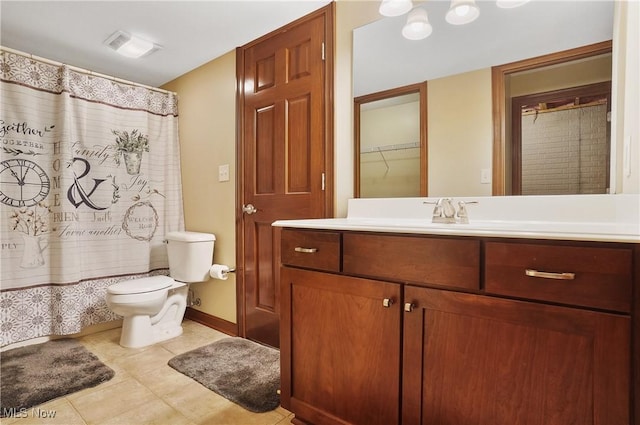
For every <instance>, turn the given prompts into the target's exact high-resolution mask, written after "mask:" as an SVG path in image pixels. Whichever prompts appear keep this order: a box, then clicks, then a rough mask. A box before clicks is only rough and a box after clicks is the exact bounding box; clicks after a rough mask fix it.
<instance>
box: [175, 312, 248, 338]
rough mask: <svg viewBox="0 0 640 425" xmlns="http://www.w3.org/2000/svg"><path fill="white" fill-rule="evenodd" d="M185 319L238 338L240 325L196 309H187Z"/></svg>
mask: <svg viewBox="0 0 640 425" xmlns="http://www.w3.org/2000/svg"><path fill="white" fill-rule="evenodd" d="M184 317H185V319H189V320H193V321H194V322H198V323H200V324H203V325H205V326H208V327H210V328H212V329H215V330H217V331H220V332H223V333H226V334H227V335H231V336H238V325H237V324H235V323H232V322H229V321H228V320H224V319H221V318H219V317H216V316H212V315H210V314H207V313H204V312H202V311H200V310H196V309H195V308H191V307H187V311H186V312H185V314H184Z"/></svg>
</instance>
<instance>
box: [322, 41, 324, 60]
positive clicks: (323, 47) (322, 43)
mask: <svg viewBox="0 0 640 425" xmlns="http://www.w3.org/2000/svg"><path fill="white" fill-rule="evenodd" d="M322 60H324V41H323V42H322Z"/></svg>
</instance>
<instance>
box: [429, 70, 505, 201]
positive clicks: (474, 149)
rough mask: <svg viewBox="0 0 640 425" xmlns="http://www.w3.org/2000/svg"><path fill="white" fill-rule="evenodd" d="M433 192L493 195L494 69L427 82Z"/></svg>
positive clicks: (430, 177) (431, 194)
mask: <svg viewBox="0 0 640 425" xmlns="http://www.w3.org/2000/svg"><path fill="white" fill-rule="evenodd" d="M427 105H428V106H427V111H428V112H427V116H428V126H427V128H428V133H429V137H428V143H429V144H428V152H429V154H428V159H429V192H428V193H429V196H491V184H489V183H480V175H481V170H482V169H488V170H491V150H492V143H493V129H492V124H491V70H490V69H481V70H479V71H472V72H466V73H463V74H458V75H454V76H451V77H446V78H439V79H436V80H431V81H429V82H428V83H427Z"/></svg>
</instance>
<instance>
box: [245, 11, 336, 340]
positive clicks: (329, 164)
mask: <svg viewBox="0 0 640 425" xmlns="http://www.w3.org/2000/svg"><path fill="white" fill-rule="evenodd" d="M319 16H324V25H325V28H324V32H325V41H324V67H323V72H324V80H325V83H324V105H325V106H324V170H325V171H324V213H325V217H333V214H334V210H333V209H334V166H333V150H334V146H333V145H334V143H333V141H334V118H333V110H334V108H333V87H334V75H333V71H334V45H335V2H331V3H329V4H328V5H327V6H324V7H322V8H320V9H318V10H316V11H314V12H311V13H310V14H308V15H305V16H303V17H301V18H299V19H296V20H295V21H293V22H290V23H288V24H287V25H285V26H283V27H281V28H278V29H277V30H274V31H272V32H270V33H268V34H266V35H264V36H262V37H260V38H258V39H256V40H253V41H251V42H250V43H247V44H245V45H244V46H241V47H237V48H236V205H235V207H236V208H235V210H236V214H235V215H236V321H237V329H238V335H239V336H242V337H245V336H246V321H245V318H246V310H245V293H246V287H245V279H244V272H245V263H244V259H245V255H244V253H245V250H246V247H245V246H244V227H243V212H242V206H243V205H244V171H245V154H244V132H243V128H244V113H243V111H244V104H245V103H244V86H243V82H244V77H245V73H244V65H245V64H244V52H245V50H246V49H248V48H250V47H252V46H254V45H256V44H258V43H261V42H263V41H266V40H268V39H269V38H271V37H273V36H276V35H279V34H282V33H285V32H287V31H288V30H289V29H291V28H292V27H295V26H297V25H299V24H301V23H304V22H305V21H309V20H312V19H315V18H317V17H319ZM274 249H279V247H274ZM274 254H275V255H274V261H279V259H280V255H279V254H280V253H279V252H276V253H274ZM276 277H277V276H276ZM276 297H278V298H279V293H276Z"/></svg>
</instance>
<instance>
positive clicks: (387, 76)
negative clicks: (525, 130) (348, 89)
mask: <svg viewBox="0 0 640 425" xmlns="http://www.w3.org/2000/svg"><path fill="white" fill-rule="evenodd" d="M478 5H479V7H480V17H479V18H478V19H477V20H476V21H474V22H472V23H470V24H467V25H462V26H454V25H450V24H448V23H447V22H446V21H445V19H444V15H445V14H446V11H447V10H448V7H449V2H445V1H435V2H424V3H418V4H417V5H416V7H422V8H424V9H425V10H427V12H428V14H429V21H430V23H431V25H432V26H433V33H432V34H431V36H429V37H428V38H426V39H424V40H419V41H409V40H405V39H404V38H403V37H402V35H401V31H402V26H403V25H404V24H405V22H406V16H400V17H395V18H383V19H380V20H378V21H376V22H373V23H371V24H368V25H365V26H364V27H360V28H357V29H356V30H354V34H353V43H354V44H353V60H354V64H353V72H354V74H353V84H354V96H355V97H361V96H363V95H365V94H369V93H375V92H380V91H385V90H388V89H390V88H393V87H401V86H405V85H409V84H412V83H416V82H420V81H427V87H428V98H427V111H428V113H427V117H428V123H427V128H428V134H427V150H428V152H427V154H426V156H427V157H428V163H427V173H428V176H427V180H428V195H429V196H490V195H492V194H496V195H501V194H509V192H508V191H507V188H506V186H508V185H510V181H509V182H507V183H505V182H500V181H499V180H498V178H499V177H498V178H496V176H500V174H499V172H502V173H504V172H505V171H510V170H511V164H510V161H511V157H510V156H509V155H507V153H508V152H505V151H506V150H507V148H505V147H504V143H505V142H504V140H505V139H504V137H503V138H502V139H501V140H500V143H501V144H502V148H503V149H502V151H498V152H494V149H496V147H498V148H499V147H500V144H497V143H496V142H495V141H494V133H496V131H494V124H493V120H494V111H493V102H492V96H493V93H492V79H493V78H494V76H493V75H492V67H495V66H498V65H502V64H510V63H515V62H518V61H523V60H525V59H527V58H533V57H540V56H543V55H549V54H553V53H554V52H558V51H563V50H569V49H573V48H577V47H580V46H585V45H589V44H594V43H600V42H604V41H608V40H611V39H612V38H613V2H610V1H593V2H592V1H590V2H582V1H578V2H563V1H531V2H529V3H527V4H525V5H523V6H521V7H519V8H515V9H499V8H498V7H497V6H496V4H495V2H494V1H479V2H478ZM505 110H506V108H505ZM503 125H506V124H503ZM505 130H506V129H505ZM504 134H506V133H504ZM497 137H500V134H498V136H497ZM497 171H498V174H496V172H497ZM506 180H510V175H508V177H507V179H506ZM494 186H495V187H494Z"/></svg>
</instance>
